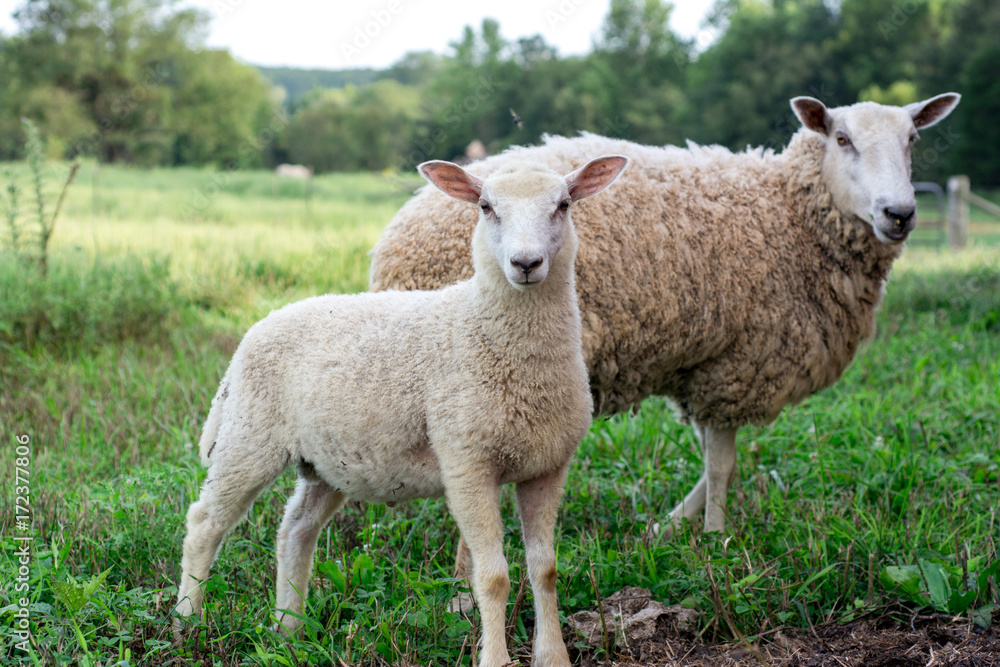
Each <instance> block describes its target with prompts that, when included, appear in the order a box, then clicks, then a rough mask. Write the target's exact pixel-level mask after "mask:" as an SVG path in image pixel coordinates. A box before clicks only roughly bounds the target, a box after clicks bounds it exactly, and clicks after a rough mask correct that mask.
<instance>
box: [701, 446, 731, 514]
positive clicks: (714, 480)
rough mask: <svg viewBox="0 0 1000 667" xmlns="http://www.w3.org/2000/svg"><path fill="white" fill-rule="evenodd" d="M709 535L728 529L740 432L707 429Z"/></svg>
mask: <svg viewBox="0 0 1000 667" xmlns="http://www.w3.org/2000/svg"><path fill="white" fill-rule="evenodd" d="M702 433H703V435H702V440H703V442H704V445H705V477H707V478H708V487H707V488H706V489H705V495H706V500H705V528H704V530H705V532H706V533H712V532H716V531H721V530H723V529H724V528H725V527H726V494H727V493H729V485H730V484H732V483H733V476H734V474H735V472H736V429H716V428H712V427H711V426H705V427H704V428H703V431H702Z"/></svg>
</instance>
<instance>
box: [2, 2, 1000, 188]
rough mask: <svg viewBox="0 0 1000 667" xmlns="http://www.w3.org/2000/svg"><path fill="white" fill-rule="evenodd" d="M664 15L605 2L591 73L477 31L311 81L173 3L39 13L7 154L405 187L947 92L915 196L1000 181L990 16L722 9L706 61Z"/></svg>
mask: <svg viewBox="0 0 1000 667" xmlns="http://www.w3.org/2000/svg"><path fill="white" fill-rule="evenodd" d="M671 9H672V5H671V3H669V2H666V1H664V0H612V2H611V6H610V10H609V13H608V15H607V16H606V18H605V20H604V23H603V25H602V28H601V30H600V32H599V34H598V36H597V37H596V38H595V42H594V45H593V49H592V50H591V52H590V53H588V54H586V55H583V56H560V55H559V54H558V53H557V51H556V50H555V49H554V48H553V47H552V46H551V45H549V44H547V43H546V42H545V41H544V39H543V38H542V37H540V36H535V37H530V38H521V39H516V40H511V39H507V38H505V37H504V36H503V35H502V32H501V26H500V25H499V24H498V23H497V22H496V21H494V20H491V19H486V20H484V21H483V22H482V24H481V25H480V26H477V27H472V26H469V27H466V28H465V30H464V31H463V34H462V35H460V36H459V38H458V39H457V40H456V41H455V42H453V43H452V44H451V45H450V49H449V51H448V53H446V54H444V55H441V54H435V53H430V52H423V53H409V54H407V55H405V56H404V57H403V58H401V59H400V60H399V61H398V62H397V63H395V64H394V65H393V66H392V67H390V68H388V69H386V70H382V71H375V72H373V71H370V70H369V71H361V72H357V71H355V72H350V71H345V72H339V73H330V72H327V73H322V72H312V73H309V72H306V71H301V70H300V71H294V70H292V71H289V70H266V69H265V70H263V71H261V70H257V69H255V68H253V67H250V66H247V65H244V64H241V63H239V62H237V61H236V60H235V59H233V58H232V56H231V55H230V54H229V53H228V52H225V51H218V50H212V49H207V48H205V47H204V46H203V41H204V35H205V32H206V26H207V17H206V16H205V15H204V14H202V13H199V12H198V11H196V10H192V9H188V8H184V7H183V6H182V5H179V4H178V0H27V1H26V2H25V3H24V4H23V5H22V6H21V8H19V9H18V11H17V12H16V20H17V21H18V25H19V30H18V32H17V34H16V35H14V36H10V37H4V38H2V42H0V158H2V159H12V158H17V157H19V156H20V151H22V150H23V143H24V142H23V135H22V129H21V123H20V118H21V117H29V118H31V119H33V120H34V121H35V122H36V123H37V124H38V126H39V127H40V128H41V130H42V132H43V133H44V135H45V136H46V139H47V150H48V152H49V153H50V155H52V156H54V157H65V158H73V157H76V156H93V157H96V158H97V159H99V160H102V161H107V162H126V163H132V164H137V165H167V166H169V165H184V164H207V163H214V164H216V165H219V166H221V167H226V168H242V167H263V166H273V165H274V164H276V163H278V162H295V163H301V164H305V165H309V166H311V167H313V168H314V169H315V170H316V171H319V172H322V171H337V170H361V169H364V170H384V169H410V168H411V167H412V166H413V165H415V164H417V163H419V162H420V161H422V160H426V159H431V158H445V159H450V158H453V157H455V156H460V155H462V154H463V153H464V151H465V149H466V146H467V145H469V144H470V143H471V142H473V141H474V140H478V141H480V142H482V143H483V144H484V146H485V147H486V149H487V150H489V151H490V152H495V151H499V150H502V149H503V148H505V147H507V146H510V145H516V144H526V143H532V142H537V141H539V139H540V137H541V135H542V134H543V133H549V134H570V135H571V134H575V133H576V132H578V131H580V130H587V131H591V132H597V133H600V134H604V135H608V136H614V137H622V138H628V139H632V140H635V141H639V142H642V143H649V144H665V143H683V142H684V141H685V140H686V139H691V140H693V141H696V142H699V143H719V144H722V145H725V146H728V147H730V148H733V149H742V148H744V147H745V146H747V145H754V146H756V145H764V146H769V147H773V148H776V149H778V148H780V147H781V146H783V145H784V144H785V142H786V141H787V140H788V138H789V137H790V136H791V134H792V133H793V132H794V131H795V130H796V129H797V128H798V122H797V121H796V120H795V118H794V116H793V115H792V113H791V110H790V109H789V106H788V100H789V99H790V98H791V97H795V96H797V95H810V96H813V97H816V98H818V99H820V100H822V101H823V102H824V103H825V104H827V105H828V106H837V105H842V104H851V103H854V102H857V101H861V100H873V101H877V102H883V103H890V104H906V103H909V102H913V101H917V100H918V99H923V98H925V97H929V96H931V95H934V94H937V93H941V92H946V91H952V90H954V91H957V92H960V93H962V94H963V101H962V104H961V105H960V106H959V109H958V111H957V113H956V114H953V116H952V117H950V118H949V119H948V120H947V121H946V123H945V124H943V125H942V127H939V128H932V129H931V130H928V131H926V132H925V133H924V134H925V137H924V139H925V140H924V141H923V142H921V143H919V144H918V145H917V148H916V149H915V152H914V178H919V179H934V180H940V179H941V178H943V177H944V176H945V175H947V174H950V173H959V172H961V173H967V174H969V175H970V176H971V177H972V180H973V183H974V184H976V185H983V186H990V185H993V186H996V185H1000V150H998V149H1000V124H998V123H996V121H995V119H996V118H997V117H1000V77H998V76H997V75H996V72H1000V44H998V43H997V41H996V38H995V36H996V35H997V34H1000V3H997V2H995V0H840V1H839V2H830V1H826V0H718V1H717V3H716V5H715V6H714V8H713V10H712V11H711V13H710V17H709V22H710V24H711V27H712V28H713V29H714V32H715V33H716V34H717V38H716V39H715V40H714V41H713V42H712V43H711V44H710V45H708V46H707V47H706V48H703V49H699V48H697V47H696V45H695V44H694V43H693V42H691V41H688V40H685V39H682V38H681V37H679V36H678V35H676V34H675V33H673V32H672V31H671V30H670V28H669V25H668V19H669V16H670V11H671ZM563 18H565V17H561V16H560V15H558V14H555V15H553V16H552V17H551V19H550V20H561V19H563ZM275 82H278V83H283V84H284V85H275ZM314 83H315V84H319V85H313V84H314ZM310 85H312V86H313V87H311V88H309V86H310ZM331 86H335V87H331Z"/></svg>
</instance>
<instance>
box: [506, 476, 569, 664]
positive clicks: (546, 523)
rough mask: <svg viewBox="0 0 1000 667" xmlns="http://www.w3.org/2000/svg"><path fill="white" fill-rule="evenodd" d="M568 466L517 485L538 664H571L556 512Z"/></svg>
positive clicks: (535, 657) (535, 662)
mask: <svg viewBox="0 0 1000 667" xmlns="http://www.w3.org/2000/svg"><path fill="white" fill-rule="evenodd" d="M565 479H566V468H563V469H561V470H557V471H553V472H552V473H550V474H548V475H546V476H544V477H539V478H537V479H533V480H530V481H527V482H521V483H520V484H518V485H517V507H518V511H520V513H521V526H522V529H523V531H524V546H525V552H526V555H527V561H528V576H529V577H530V578H531V591H532V593H533V594H534V598H535V646H534V651H533V656H534V660H533V661H532V665H533V666H534V667H569V664H570V662H569V655H568V654H567V653H566V644H565V643H563V639H562V630H561V629H560V627H559V604H558V598H557V595H556V578H557V575H556V552H555V548H554V546H553V541H554V539H555V525H556V515H557V514H558V512H559V501H560V500H561V499H562V489H563V483H564V481H565Z"/></svg>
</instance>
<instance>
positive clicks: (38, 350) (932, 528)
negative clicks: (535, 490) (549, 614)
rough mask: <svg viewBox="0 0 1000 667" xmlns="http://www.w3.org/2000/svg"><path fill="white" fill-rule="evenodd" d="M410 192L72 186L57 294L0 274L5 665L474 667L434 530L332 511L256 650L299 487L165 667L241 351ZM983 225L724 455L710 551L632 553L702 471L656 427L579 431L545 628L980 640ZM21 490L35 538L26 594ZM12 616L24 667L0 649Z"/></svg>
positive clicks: (986, 365) (364, 180) (257, 521)
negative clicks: (195, 506) (859, 630)
mask: <svg viewBox="0 0 1000 667" xmlns="http://www.w3.org/2000/svg"><path fill="white" fill-rule="evenodd" d="M417 183H418V181H417V179H415V178H405V179H399V178H397V177H392V178H390V177H386V176H381V175H336V176H324V177H320V178H317V179H315V181H314V183H313V184H312V186H311V188H312V190H311V193H310V196H309V198H308V199H307V198H306V190H305V188H306V186H305V184H303V183H301V182H298V181H283V180H279V179H277V178H276V177H274V176H272V175H271V174H268V173H263V172H261V173H246V174H243V173H239V174H220V173H217V172H210V171H199V170H173V171H129V170H124V169H116V168H107V167H104V168H102V169H101V170H100V171H97V170H95V169H94V168H93V167H91V166H89V165H88V166H85V167H84V168H83V170H82V171H81V173H80V177H79V180H78V182H77V183H76V184H75V185H74V186H73V188H72V189H71V190H70V194H69V196H68V198H67V203H66V207H65V210H64V216H63V218H62V219H61V220H60V221H59V223H58V225H57V229H56V233H55V236H54V239H53V248H52V258H51V266H52V269H51V271H50V275H49V277H48V279H47V280H46V281H42V280H40V279H39V277H38V276H37V275H35V274H33V273H31V272H30V271H28V270H26V269H22V268H21V267H20V264H19V263H18V262H17V261H15V260H14V259H13V258H12V257H11V256H10V255H9V254H8V255H4V256H3V257H2V258H0V426H2V428H0V432H2V437H3V439H4V443H5V446H4V448H3V452H4V455H3V456H2V457H0V473H2V475H3V480H4V482H3V489H4V492H3V494H2V498H0V535H2V538H0V539H2V545H3V556H2V557H0V581H2V582H3V585H2V590H0V596H2V597H0V607H3V611H4V615H3V622H2V624H0V634H2V635H3V636H4V642H3V649H2V653H0V664H4V665H13V664H19V660H23V664H35V665H85V664H91V665H97V664H101V665H105V664H117V663H118V661H120V660H125V661H126V662H127V664H129V665H168V664H170V665H197V664H200V665H237V664H240V665H242V664H260V665H272V664H273V665H299V664H303V665H304V664H310V665H311V664H339V662H338V661H341V660H342V661H343V663H344V664H348V665H362V664H364V665H383V664H404V663H406V662H407V661H409V662H411V663H417V664H421V665H431V664H434V665H469V664H471V656H470V652H471V647H472V645H473V644H474V641H475V639H476V637H475V632H476V629H477V625H476V623H475V619H472V622H470V620H469V619H467V618H464V617H461V616H459V615H455V614H452V613H450V612H448V611H447V602H448V600H449V599H450V598H451V597H452V596H453V595H455V593H456V591H457V590H458V588H459V586H460V584H459V582H456V581H455V580H454V579H452V578H451V569H452V565H453V553H454V547H455V544H456V540H457V531H456V529H455V526H454V524H453V522H452V521H451V520H450V518H449V517H448V515H447V511H446V508H445V505H444V503H443V501H439V500H433V501H427V502H423V501H421V502H414V503H409V504H406V505H401V506H397V507H395V508H392V509H390V508H387V507H383V506H363V505H357V504H349V505H348V506H347V507H346V508H345V509H344V510H343V511H341V512H340V513H338V515H337V516H336V517H335V519H334V522H333V523H332V524H331V525H330V527H329V528H328V529H326V530H325V531H324V532H323V533H322V534H321V537H320V543H319V549H318V552H317V557H316V563H317V567H316V573H315V575H314V578H313V588H312V590H311V591H310V599H309V605H308V608H307V613H308V617H309V621H308V623H307V627H306V633H305V636H304V637H303V638H302V639H300V640H292V641H289V640H285V639H283V638H281V637H279V636H277V635H275V634H273V633H271V632H270V631H269V630H268V629H267V628H268V627H269V626H270V623H271V620H272V619H271V613H272V610H271V606H272V604H273V597H274V593H273V588H274V583H273V582H274V575H275V573H274V570H275V563H274V558H273V553H274V539H275V530H276V526H277V524H278V522H279V520H280V517H281V512H282V508H283V504H284V501H285V498H286V497H287V496H288V494H289V492H290V490H291V487H292V484H293V481H294V480H293V475H292V472H291V471H288V472H287V473H286V474H285V475H284V476H283V477H282V478H281V479H280V480H279V482H278V483H277V484H276V485H275V486H274V488H273V489H271V490H268V491H266V492H265V493H264V494H262V495H261V497H260V498H259V499H258V501H257V503H256V504H255V505H254V507H253V509H252V510H251V512H250V514H249V517H248V519H247V520H246V521H244V522H242V523H241V524H240V525H239V526H238V527H237V528H236V529H235V530H234V531H233V532H232V534H231V535H230V536H229V538H228V539H227V541H226V543H225V545H224V546H223V549H222V551H221V554H220V558H219V562H218V564H217V566H216V568H215V570H214V572H215V573H216V574H214V575H213V577H212V579H211V580H210V581H209V582H208V583H207V584H206V586H207V588H208V595H207V603H206V620H205V624H204V626H203V627H202V628H201V630H200V631H199V633H198V637H197V639H196V640H194V641H191V642H189V643H188V644H187V645H186V646H185V648H184V649H183V651H181V652H177V651H174V650H173V649H172V648H171V647H170V633H169V620H170V617H169V613H170V609H171V607H172V605H173V602H174V600H173V598H174V593H175V591H176V588H175V585H176V579H177V576H178V574H179V571H178V562H179V558H180V545H181V540H182V538H183V528H184V515H185V512H186V510H187V507H188V505H189V503H190V502H191V501H192V500H193V499H194V498H195V497H196V494H197V491H198V488H199V484H200V480H201V479H202V477H203V474H204V471H203V469H202V467H201V465H200V463H199V462H198V458H197V453H196V451H195V449H196V447H194V446H193V445H192V443H197V440H198V436H199V433H200V426H201V423H202V420H203V419H204V417H205V414H206V412H207V409H208V406H209V404H210V401H211V397H212V396H213V394H214V392H215V389H216V388H217V385H218V381H219V379H220V377H221V375H222V372H223V371H224V369H225V367H226V364H227V363H228V360H229V357H230V356H231V354H232V352H233V351H234V349H235V346H236V344H237V343H238V341H239V338H240V336H241V335H242V333H243V331H245V329H246V327H247V326H249V324H250V323H252V322H253V321H255V320H257V319H258V318H260V317H261V316H263V315H264V314H266V313H267V312H268V311H269V310H270V309H272V308H274V307H276V306H279V305H282V304H284V303H287V302H289V301H292V300H296V299H299V298H302V297H304V296H307V295H310V294H315V293H322V292H328V291H334V292H341V291H359V290H362V289H364V287H365V285H366V282H367V257H366V252H367V250H368V248H370V246H371V245H372V244H373V243H374V241H375V240H376V239H377V238H378V234H379V231H380V229H381V228H382V226H383V225H384V224H385V223H386V222H387V221H388V220H389V219H390V218H391V216H392V214H393V213H394V211H395V210H396V209H397V208H398V207H399V206H400V205H401V204H402V203H403V202H404V201H405V200H406V199H407V197H408V193H409V191H410V190H411V189H412V187H413V186H415V185H416V184H417ZM976 224H977V227H976V229H975V230H974V232H975V233H974V235H973V248H971V249H970V250H968V251H965V252H962V253H958V254H954V253H939V252H937V251H935V250H933V249H932V247H929V246H924V245H918V246H916V247H914V248H912V249H911V250H910V251H908V252H907V253H906V255H905V256H904V259H903V260H902V261H901V262H900V263H899V264H898V265H897V267H896V269H894V273H893V278H892V281H891V283H890V285H889V287H888V292H887V297H886V301H885V305H884V307H883V310H882V312H881V314H880V318H879V332H878V335H877V337H876V338H875V340H874V341H873V342H872V343H871V344H870V345H868V346H867V347H866V348H865V349H864V350H863V351H862V352H861V353H860V354H859V357H858V359H857V361H856V362H855V363H854V365H853V366H852V367H851V368H850V369H849V370H848V372H847V373H846V374H845V376H844V378H843V380H842V381H841V382H840V383H839V384H837V385H836V386H835V387H833V388H831V389H829V390H827V391H825V392H822V393H821V394H819V395H816V396H814V397H812V398H810V399H808V400H807V401H805V402H804V403H802V404H800V405H799V406H796V407H795V408H793V409H788V410H786V411H785V412H784V413H783V414H782V416H781V417H780V418H779V419H778V420H777V421H776V422H775V423H774V424H773V425H771V426H769V427H767V428H745V429H743V430H742V431H741V433H740V443H741V444H740V458H739V464H738V466H739V468H738V470H739V481H738V482H737V483H736V484H735V485H734V490H733V492H732V493H733V494H734V495H735V496H736V497H735V498H732V497H731V503H730V505H731V508H732V510H733V514H732V515H731V516H730V517H729V521H728V526H729V530H728V533H727V535H724V536H719V535H709V536H702V535H699V534H697V533H696V532H692V531H690V530H686V531H684V532H683V533H682V534H681V535H680V536H679V537H677V538H675V539H674V540H673V541H665V540H662V539H660V538H658V537H657V536H656V535H655V534H653V532H652V531H651V530H650V527H651V526H652V524H653V523H655V522H656V521H657V520H661V519H663V518H664V517H665V515H666V513H667V512H668V511H669V509H670V508H671V507H672V506H673V505H674V504H675V503H676V502H677V501H678V500H679V499H680V498H681V497H682V496H683V494H684V493H685V492H686V491H687V490H688V489H689V488H690V487H691V485H693V483H694V482H695V481H696V479H697V478H698V475H699V471H700V469H701V459H700V453H699V452H698V451H697V447H696V444H695V440H694V437H693V434H692V432H691V430H690V429H689V428H687V427H684V426H681V425H679V424H677V423H676V422H675V421H674V419H673V417H672V413H671V411H670V409H669V407H668V406H667V405H666V404H665V403H664V402H663V401H662V400H660V399H656V398H652V399H649V400H647V401H646V402H645V403H644V404H643V406H642V409H641V410H640V411H639V412H638V414H636V415H635V416H631V417H629V416H618V417H615V418H613V419H606V420H601V421H598V422H596V423H595V424H594V425H593V427H592V428H591V430H590V434H589V435H588V436H587V438H586V439H585V440H584V443H583V445H582V446H581V449H580V451H579V453H578V455H577V457H576V459H575V462H574V464H573V468H572V471H571V473H570V477H569V481H568V484H567V488H566V496H565V502H564V504H563V508H562V512H561V518H560V522H559V529H558V530H559V534H558V547H557V548H558V555H559V592H560V605H561V611H562V612H563V613H565V614H567V615H568V614H570V613H572V612H574V611H577V610H580V609H585V608H590V607H593V606H594V605H595V603H596V600H597V597H598V596H601V597H604V596H607V595H609V594H611V593H613V592H614V591H617V590H618V589H620V588H621V587H623V586H624V585H636V586H643V587H648V588H650V589H652V591H653V594H654V596H655V597H657V598H658V599H660V600H663V601H664V602H667V603H668V604H673V603H678V602H680V603H683V604H685V605H688V606H692V607H695V608H697V609H698V610H699V611H700V612H701V616H700V624H701V625H700V630H701V631H703V632H704V635H703V637H704V638H705V639H706V640H707V639H731V638H734V637H736V636H738V635H744V636H746V637H748V638H749V639H750V640H753V639H754V638H756V637H760V636H766V635H768V634H769V633H771V632H773V631H774V629H775V628H778V627H781V626H782V625H797V626H809V625H810V624H817V623H821V622H838V621H846V620H849V619H852V618H858V617H861V616H865V615H879V614H898V615H900V617H906V616H907V615H908V614H912V613H913V611H912V610H916V609H918V608H920V607H923V608H924V610H925V612H929V611H932V610H936V611H938V612H942V613H955V614H961V615H964V616H965V617H967V618H970V619H971V620H972V621H975V622H980V623H989V619H990V611H991V609H992V606H991V605H997V604H998V603H1000V590H998V583H1000V576H998V575H997V568H998V567H1000V566H998V563H1000V559H998V554H997V541H998V539H1000V516H997V514H998V509H1000V410H998V406H1000V223H990V222H988V221H987V220H985V219H977V223H976ZM19 437H21V438H22V440H21V441H22V442H24V441H28V445H27V447H29V449H30V453H29V454H28V455H27V456H19V455H18V454H17V445H18V441H17V438H19ZM22 451H23V450H22ZM19 458H20V459H21V460H18V459H19ZM18 467H22V468H24V469H26V470H27V471H28V475H27V478H26V479H25V478H22V480H20V481H17V474H18V473H17V471H16V468H18ZM16 487H27V490H28V491H29V492H30V514H31V519H32V521H33V528H34V533H33V538H32V539H31V540H30V544H31V546H32V555H31V556H30V558H28V559H27V560H28V561H29V562H28V564H27V565H26V566H25V567H26V570H20V571H19V567H20V565H21V563H20V562H19V560H18V558H19V556H18V550H19V549H20V548H21V545H22V543H21V542H19V541H17V540H16V538H17V537H19V536H23V535H24V533H22V532H20V531H19V530H18V526H17V525H16V521H15V519H16V513H17V510H16V508H15V496H16V495H21V494H22V493H23V489H17V488H16ZM15 490H16V493H15ZM505 507H506V508H507V510H508V513H507V517H508V519H507V528H508V540H507V544H508V548H507V551H508V558H509V559H510V561H511V563H512V571H511V579H512V582H513V585H512V591H511V602H512V608H511V623H510V626H511V634H512V636H513V639H514V645H515V646H516V647H517V655H519V656H520V657H522V658H523V657H524V656H525V655H526V653H525V652H526V650H527V647H528V646H529V641H530V635H531V628H532V611H531V605H530V592H529V593H528V597H527V600H523V599H522V600H521V601H520V602H517V600H518V598H517V592H518V589H519V586H520V585H521V583H522V579H523V578H524V573H523V569H522V562H523V556H524V554H523V550H522V547H521V544H520V537H519V528H518V522H517V519H516V515H515V512H514V510H513V507H512V504H511V502H510V499H509V498H506V499H505ZM591 573H593V578H591ZM19 576H21V579H18V577H19ZM88 582H89V583H90V584H91V585H90V586H89V588H88V587H87V584H88ZM22 583H23V585H24V588H15V585H17V586H20V585H21V584H22ZM22 597H25V599H26V600H27V601H28V603H29V605H28V607H27V609H28V612H27V613H28V614H29V615H30V624H31V627H32V631H33V639H32V644H31V650H30V652H29V654H28V655H27V656H26V655H25V654H23V653H21V652H19V651H18V649H17V648H15V646H16V643H17V642H19V641H20V639H19V637H18V636H17V635H16V634H15V630H16V628H17V622H18V618H17V617H16V616H15V613H16V612H18V610H19V609H20V605H19V601H20V598H22Z"/></svg>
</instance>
